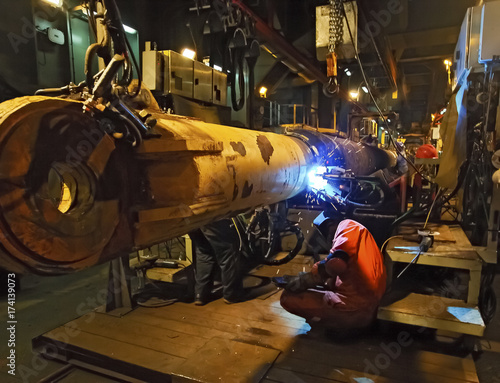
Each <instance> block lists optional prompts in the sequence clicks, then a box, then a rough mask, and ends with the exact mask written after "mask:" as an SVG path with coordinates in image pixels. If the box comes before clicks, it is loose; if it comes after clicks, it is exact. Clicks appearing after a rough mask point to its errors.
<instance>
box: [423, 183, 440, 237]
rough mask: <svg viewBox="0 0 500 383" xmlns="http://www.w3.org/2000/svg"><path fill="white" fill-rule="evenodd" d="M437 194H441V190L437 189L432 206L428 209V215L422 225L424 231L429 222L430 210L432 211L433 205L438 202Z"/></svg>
mask: <svg viewBox="0 0 500 383" xmlns="http://www.w3.org/2000/svg"><path fill="white" fill-rule="evenodd" d="M439 193H441V189H440V188H438V190H437V192H436V196H435V197H434V200H433V201H432V204H431V207H430V209H429V213H428V214H427V218H426V219H425V223H424V230H425V228H426V227H427V222H429V218H430V216H431V213H432V209H434V204H435V203H436V201H437V200H438V198H439V197H440V196H439Z"/></svg>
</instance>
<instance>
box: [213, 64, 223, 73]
mask: <svg viewBox="0 0 500 383" xmlns="http://www.w3.org/2000/svg"><path fill="white" fill-rule="evenodd" d="M214 69H215V70H218V71H219V72H222V67H220V66H218V65H217V64H214Z"/></svg>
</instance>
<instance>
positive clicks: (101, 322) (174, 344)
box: [65, 313, 207, 358]
mask: <svg viewBox="0 0 500 383" xmlns="http://www.w3.org/2000/svg"><path fill="white" fill-rule="evenodd" d="M89 319H91V320H89ZM65 326H66V327H68V326H69V327H70V328H71V327H73V328H76V329H79V330H82V331H85V332H88V333H90V334H94V335H100V336H103V337H106V338H110V339H114V340H117V341H120V342H124V343H128V344H131V345H133V344H135V345H138V346H140V347H145V348H150V349H152V350H156V351H160V352H163V353H166V354H170V355H174V356H178V357H181V358H187V357H188V356H190V355H192V354H193V353H194V352H196V351H197V350H198V349H199V348H200V347H202V346H203V345H205V343H206V341H207V340H206V339H204V338H200V337H195V336H188V335H186V334H182V333H178V332H174V331H171V330H166V329H162V328H158V327H157V326H151V325H147V324H143V323H137V322H133V321H130V320H127V316H124V317H114V316H111V315H106V314H99V313H96V314H95V316H94V317H93V318H92V317H90V316H89V314H87V315H84V316H83V317H81V318H78V319H77V320H74V321H72V322H69V323H67V324H66V325H65Z"/></svg>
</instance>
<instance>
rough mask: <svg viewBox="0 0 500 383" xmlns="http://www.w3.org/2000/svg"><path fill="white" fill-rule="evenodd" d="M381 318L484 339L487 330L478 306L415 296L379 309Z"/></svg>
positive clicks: (454, 300)
mask: <svg viewBox="0 0 500 383" xmlns="http://www.w3.org/2000/svg"><path fill="white" fill-rule="evenodd" d="M377 318H378V319H382V320H386V321H391V322H398V323H405V324H410V325H414V326H422V327H429V328H435V329H441V330H448V331H453V332H457V333H460V334H469V335H475V336H482V335H483V332H484V329H485V325H484V322H483V319H482V318H481V314H480V312H479V309H478V308H477V307H475V306H471V305H468V304H467V303H465V302H463V301H460V300H456V299H449V298H443V297H438V296H433V295H421V294H415V293H411V294H409V295H408V296H406V297H405V298H403V299H400V300H398V301H395V302H393V303H391V304H388V305H386V306H381V307H379V310H378V315H377Z"/></svg>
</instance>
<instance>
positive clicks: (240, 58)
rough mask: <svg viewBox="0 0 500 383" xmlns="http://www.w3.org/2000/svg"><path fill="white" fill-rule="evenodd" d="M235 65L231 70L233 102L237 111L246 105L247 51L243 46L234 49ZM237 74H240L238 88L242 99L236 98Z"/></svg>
mask: <svg viewBox="0 0 500 383" xmlns="http://www.w3.org/2000/svg"><path fill="white" fill-rule="evenodd" d="M233 55H234V58H233V65H232V71H231V102H232V104H233V110H234V111H235V112H237V111H239V110H241V109H243V106H244V105H245V53H244V50H243V49H241V48H236V49H233ZM236 74H238V88H239V91H240V99H239V100H238V99H237V98H236V89H237V88H236Z"/></svg>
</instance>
